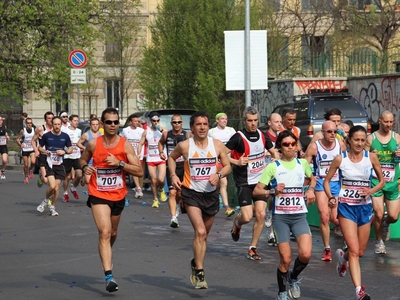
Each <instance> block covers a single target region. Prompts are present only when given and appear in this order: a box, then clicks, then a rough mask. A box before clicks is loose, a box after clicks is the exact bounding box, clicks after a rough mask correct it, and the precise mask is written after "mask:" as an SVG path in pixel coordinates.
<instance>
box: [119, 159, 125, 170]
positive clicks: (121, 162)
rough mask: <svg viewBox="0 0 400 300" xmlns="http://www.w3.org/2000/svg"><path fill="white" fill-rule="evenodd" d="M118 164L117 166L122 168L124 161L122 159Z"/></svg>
mask: <svg viewBox="0 0 400 300" xmlns="http://www.w3.org/2000/svg"><path fill="white" fill-rule="evenodd" d="M118 166H119V167H120V168H121V169H123V168H124V167H125V162H124V161H123V160H120V161H119V164H118Z"/></svg>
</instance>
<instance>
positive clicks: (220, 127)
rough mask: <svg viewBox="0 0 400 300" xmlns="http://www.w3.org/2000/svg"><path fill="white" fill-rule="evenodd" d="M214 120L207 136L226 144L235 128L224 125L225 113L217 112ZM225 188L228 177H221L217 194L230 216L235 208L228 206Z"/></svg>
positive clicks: (226, 118)
mask: <svg viewBox="0 0 400 300" xmlns="http://www.w3.org/2000/svg"><path fill="white" fill-rule="evenodd" d="M215 122H216V123H217V126H216V127H214V128H211V129H210V130H209V131H208V136H210V137H212V138H214V139H217V140H220V141H221V142H223V143H224V144H226V143H227V142H228V141H229V139H230V138H231V137H232V135H234V134H235V133H236V130H235V129H234V128H233V127H229V126H226V125H227V124H228V117H227V115H226V114H225V113H218V114H217V115H216V116H215ZM227 188H228V179H227V178H222V179H221V180H220V181H219V194H220V196H221V198H222V204H223V205H224V207H225V215H226V216H228V217H230V216H233V215H234V213H235V210H234V209H232V208H230V207H229V203H228V192H227Z"/></svg>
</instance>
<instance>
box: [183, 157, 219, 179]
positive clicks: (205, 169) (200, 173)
mask: <svg viewBox="0 0 400 300" xmlns="http://www.w3.org/2000/svg"><path fill="white" fill-rule="evenodd" d="M216 164H217V159H216V158H215V157H211V158H190V159H189V165H190V177H191V180H193V181H202V180H209V179H210V175H211V174H213V173H211V171H213V172H215V168H216Z"/></svg>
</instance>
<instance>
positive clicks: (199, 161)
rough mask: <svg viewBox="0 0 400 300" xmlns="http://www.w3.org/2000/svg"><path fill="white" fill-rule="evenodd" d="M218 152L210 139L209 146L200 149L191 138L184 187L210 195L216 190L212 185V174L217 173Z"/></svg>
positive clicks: (185, 166)
mask: <svg viewBox="0 0 400 300" xmlns="http://www.w3.org/2000/svg"><path fill="white" fill-rule="evenodd" d="M217 161H218V157H217V152H216V151H215V147H214V142H213V139H212V138H211V137H208V145H207V147H206V148H205V149H200V148H198V147H197V146H196V145H195V143H194V140H193V138H189V151H188V158H187V160H186V161H185V162H184V170H185V173H184V178H183V183H182V185H183V186H184V187H186V188H188V189H191V190H194V191H196V192H200V193H209V192H212V191H215V190H216V188H217V187H216V186H213V185H211V184H210V182H209V179H210V175H211V174H216V173H217Z"/></svg>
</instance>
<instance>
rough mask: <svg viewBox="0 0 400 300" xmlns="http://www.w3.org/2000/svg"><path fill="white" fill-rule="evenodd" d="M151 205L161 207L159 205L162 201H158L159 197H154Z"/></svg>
mask: <svg viewBox="0 0 400 300" xmlns="http://www.w3.org/2000/svg"><path fill="white" fill-rule="evenodd" d="M151 207H153V208H159V207H160V202H158V200H157V199H154V200H153V205H152V206H151Z"/></svg>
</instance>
